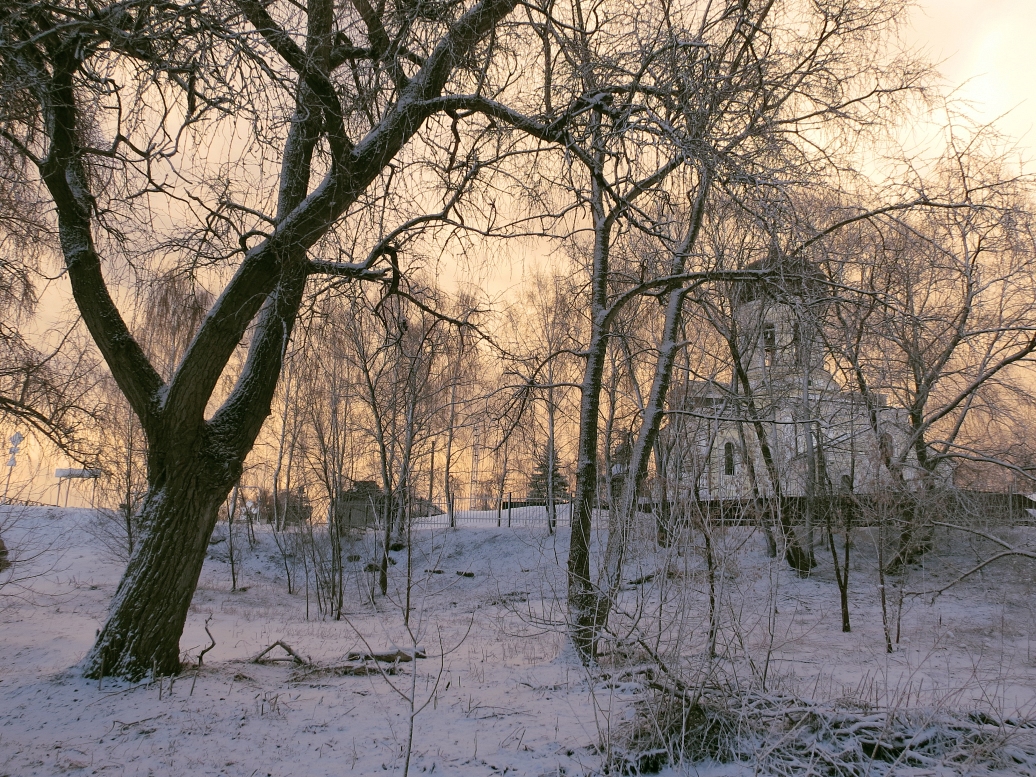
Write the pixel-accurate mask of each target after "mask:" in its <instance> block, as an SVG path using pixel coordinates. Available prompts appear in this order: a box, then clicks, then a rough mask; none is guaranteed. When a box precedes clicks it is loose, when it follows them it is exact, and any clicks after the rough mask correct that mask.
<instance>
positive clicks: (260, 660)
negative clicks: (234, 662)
mask: <svg viewBox="0 0 1036 777" xmlns="http://www.w3.org/2000/svg"><path fill="white" fill-rule="evenodd" d="M275 647H279V648H280V649H281V650H283V651H284V652H285V653H287V654H288V656H289V657H288V658H267V659H265V661H294V662H295V663H296V664H301V665H302V666H312V665H313V662H312V661H310V660H309V659H307V658H303V657H302V656H300V655H299V654H298V653H296V652H295V650H294V649H293V648H292V647H291V645H289V644H287V643H286V642H282V641H281V640H277V641H276V642H274V643H273V644H272V645H270V646H269V647H268V648H266V649H265V650H263V651H262V652H260V653H259V654H258V655H257V656H255V657H254V658H251V659H249V663H252V664H261V663H264V660H263V656H265V655H266V654H267V653H269V652H270V651H271V650H273V649H274V648H275Z"/></svg>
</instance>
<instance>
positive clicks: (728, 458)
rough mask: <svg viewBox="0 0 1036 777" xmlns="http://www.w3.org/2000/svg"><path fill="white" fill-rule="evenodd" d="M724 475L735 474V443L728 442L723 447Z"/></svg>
mask: <svg viewBox="0 0 1036 777" xmlns="http://www.w3.org/2000/svg"><path fill="white" fill-rule="evenodd" d="M723 474H724V475H728V476H730V475H733V474H734V443H732V442H728V443H725V444H724V445H723Z"/></svg>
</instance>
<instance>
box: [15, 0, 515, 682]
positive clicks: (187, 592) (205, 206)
mask: <svg viewBox="0 0 1036 777" xmlns="http://www.w3.org/2000/svg"><path fill="white" fill-rule="evenodd" d="M514 5H515V3H514V0H484V2H480V3H476V4H473V5H470V6H469V7H457V8H455V7H452V6H451V7H449V8H443V9H441V10H440V11H435V12H434V13H433V12H431V11H428V10H427V9H424V7H422V6H413V7H410V9H409V10H407V9H400V11H399V12H398V13H397V12H396V10H395V7H393V9H391V10H389V9H382V10H376V9H373V8H371V7H370V6H369V5H368V4H367V3H365V2H360V1H359V0H357V2H355V3H353V4H352V5H350V6H339V7H338V8H336V7H335V6H334V4H332V3H331V2H329V1H328V0H313V2H312V3H310V4H309V6H308V8H307V9H306V10H305V12H299V10H298V9H296V8H295V7H294V6H290V5H288V4H283V5H277V6H264V5H262V4H259V3H256V2H253V1H252V0H240V2H237V3H236V4H235V3H231V4H225V5H219V4H217V5H213V6H211V7H209V6H200V5H196V4H190V5H184V6H180V5H176V4H170V5H165V6H161V7H158V6H155V5H154V4H152V3H150V2H140V3H137V2H130V3H121V2H120V3H117V4H110V5H102V6H95V5H93V4H91V3H80V2H77V1H76V0H68V1H67V2H62V3H59V4H56V5H55V4H42V3H37V2H33V1H31V0H30V1H22V2H16V3H14V4H9V5H7V6H5V8H4V10H3V11H2V12H0V14H2V17H0V23H2V24H0V28H2V33H0V73H2V83H3V87H2V88H3V94H4V102H5V105H6V106H17V108H18V110H6V111H5V114H4V117H3V123H2V132H3V137H4V142H5V143H7V144H9V146H10V147H11V148H13V149H16V150H17V152H18V155H19V158H21V159H25V160H28V162H29V164H27V166H26V170H28V171H34V172H35V174H36V176H38V177H36V178H32V179H30V180H31V181H33V182H34V183H38V186H39V189H40V195H41V196H42V195H43V193H44V192H45V193H46V196H47V197H48V198H49V200H50V201H51V202H52V203H53V206H54V212H55V219H56V227H57V230H58V233H59V236H60V245H61V251H62V254H63V255H64V259H65V265H66V268H67V273H68V279H69V281H70V283H71V286H72V291H73V295H74V297H75V299H76V303H77V305H78V307H79V310H80V312H81V314H82V316H83V320H84V322H85V323H86V326H87V327H88V329H89V330H90V333H91V335H92V337H93V339H94V341H95V342H96V343H97V346H98V348H99V349H100V351H101V353H102V355H103V356H104V358H105V361H106V362H107V363H108V366H109V368H110V369H111V371H112V374H113V376H114V378H115V380H116V382H117V383H118V385H119V387H120V389H121V390H122V392H123V393H124V394H125V396H126V398H127V400H128V401H129V403H130V405H131V406H132V407H133V410H134V412H135V413H136V414H137V416H138V417H139V418H140V420H141V424H142V426H143V429H144V433H145V435H146V437H147V440H148V486H149V490H148V495H147V497H146V498H145V501H144V506H143V516H144V519H143V521H142V523H143V525H145V526H146V527H147V530H146V531H145V533H144V534H143V535H142V536H141V538H140V542H139V543H138V545H137V547H136V549H135V551H134V554H133V557H132V558H131V560H130V563H129V566H128V568H127V571H126V574H125V577H124V578H123V581H122V583H121V585H120V586H119V589H118V592H117V594H116V595H115V598H114V600H113V602H112V606H111V610H110V613H109V617H108V621H107V623H106V624H105V626H104V628H103V629H102V630H101V633H100V635H99V637H98V639H97V642H96V645H95V647H94V649H93V650H92V651H91V652H90V654H89V655H88V656H87V657H86V659H85V660H84V664H83V666H84V670H85V672H86V673H87V674H88V675H91V676H98V675H104V674H118V675H124V676H127V677H139V676H141V675H142V674H144V673H145V672H149V671H156V672H160V673H175V672H178V671H179V669H180V656H179V644H178V642H179V636H180V633H181V631H182V627H183V623H184V619H185V618H186V614H187V607H188V605H189V603H190V599H191V596H192V594H193V592H194V588H195V586H196V583H197V579H198V574H199V572H200V569H201V564H202V560H203V559H204V555H205V548H206V546H207V542H208V538H209V536H210V534H211V532H212V529H213V526H214V524H215V520H216V511H217V508H218V506H219V504H220V503H221V502H222V501H223V499H224V498H225V497H226V495H227V493H228V492H229V490H230V488H231V486H232V485H233V483H235V482H236V481H237V480H238V478H239V477H240V474H241V468H242V463H243V460H244V458H245V456H246V455H247V453H248V451H249V450H250V449H251V447H252V445H253V443H254V441H255V438H256V436H257V435H258V433H259V430H260V428H261V426H262V422H263V420H264V419H265V417H266V416H267V414H268V413H269V408H270V401H271V398H272V396H273V393H274V389H275V386H276V383H277V377H278V375H279V372H280V368H281V365H282V361H283V354H284V350H285V347H286V345H287V342H288V339H289V337H290V336H291V332H292V329H293V327H294V324H295V321H296V317H297V315H298V311H299V306H300V304H301V301H302V299H303V295H304V291H305V287H306V280H307V278H308V277H309V276H310V275H312V274H314V273H330V274H333V275H338V276H343V277H349V278H356V279H367V280H380V279H382V278H384V277H386V276H390V275H391V276H396V273H397V267H398V265H393V267H392V268H391V269H390V270H378V269H376V268H375V267H374V264H375V262H377V261H379V260H381V259H383V258H384V257H385V253H384V252H383V251H379V252H378V253H376V254H375V255H374V256H371V257H370V258H369V259H366V260H364V259H361V261H359V262H354V263H350V262H348V261H344V262H343V261H340V257H339V254H338V252H337V251H334V250H332V249H333V247H334V244H333V241H330V240H327V241H325V238H330V236H331V234H332V232H333V229H334V227H335V226H336V225H337V224H338V223H339V222H340V221H342V220H343V219H345V218H347V217H353V218H360V217H361V216H362V214H363V213H364V208H365V207H367V204H368V203H367V202H366V201H365V196H366V194H365V193H366V192H367V189H368V187H369V186H370V185H371V183H372V182H373V181H374V180H375V179H376V178H377V177H378V176H379V175H380V174H381V173H382V171H384V170H386V167H387V165H388V164H389V163H390V162H391V160H392V159H393V158H394V157H395V156H396V155H397V154H398V153H399V152H400V150H401V149H402V148H403V146H404V145H405V144H406V143H407V142H408V141H410V140H411V139H412V138H413V137H414V135H415V134H416V133H418V132H419V131H420V130H421V128H422V126H423V125H424V124H425V122H426V120H427V119H428V118H429V117H430V116H432V115H433V114H434V113H435V111H436V110H438V108H437V106H436V105H435V104H434V102H433V101H434V100H435V99H436V98H438V97H440V96H441V95H442V94H443V92H444V91H445V90H446V88H447V84H448V83H451V81H452V83H453V86H454V87H456V86H457V85H459V84H460V83H462V82H463V83H464V84H465V86H466V85H468V84H470V85H471V88H472V89H474V90H476V91H478V90H480V89H486V88H488V86H487V82H486V81H485V80H484V79H482V80H481V81H479V79H478V77H477V75H475V76H473V78H470V79H469V78H468V75H467V73H468V72H469V71H467V68H468V66H469V64H470V63H472V62H473V61H477V62H482V63H488V62H489V61H490V60H491V58H492V56H493V52H492V50H491V48H490V49H486V48H484V47H482V46H481V41H482V40H483V38H484V37H485V36H486V35H487V34H488V33H489V32H490V31H492V30H493V29H494V28H495V27H496V25H497V24H498V23H499V22H500V20H501V19H503V18H504V17H505V16H506V15H507V14H508V13H509V12H510V11H511V9H512V8H513V7H514ZM436 8H438V6H436ZM353 38H356V39H358V42H356V43H354V42H353ZM299 41H302V42H301V43H300V42H299ZM454 79H456V80H454ZM131 95H133V96H132V97H131ZM285 103H288V104H290V106H291V108H289V109H288V110H287V111H285V110H284V109H283V107H282V106H284V104H285ZM155 106H164V109H163V108H162V107H159V108H156V107H155ZM237 111H243V112H245V115H247V116H248V117H249V118H250V119H251V120H252V122H253V124H254V126H255V127H256V129H257V130H258V132H257V135H258V139H259V140H262V139H264V138H273V140H271V141H270V143H269V144H268V145H260V146H257V148H262V151H261V153H260V155H258V156H256V157H249V162H248V164H249V165H251V164H253V162H254V161H256V160H260V161H261V162H262V163H263V164H262V174H263V177H262V179H261V181H259V182H257V181H256V179H255V177H254V175H255V173H254V168H253V170H252V171H251V172H250V175H251V176H252V177H251V178H250V179H249V181H248V183H245V182H244V179H240V178H238V179H235V178H234V176H236V175H237V174H238V173H240V172H243V170H242V167H241V166H238V165H229V166H227V167H226V168H225V173H226V175H225V177H224V178H223V179H222V180H219V179H217V180H211V179H207V176H206V171H205V170H204V169H202V170H192V169H189V162H187V161H184V160H183V159H182V158H181V155H180V152H181V145H180V144H181V142H183V143H187V142H189V140H191V139H194V138H197V137H199V136H200V133H202V132H211V131H213V130H214V129H215V128H216V127H217V126H219V125H220V124H223V125H224V126H227V125H229V124H232V123H233V122H235V121H236V120H237V119H236V117H235V116H234V114H235V113H236V112H237ZM285 122H286V124H285ZM279 127H285V129H284V130H283V131H282V130H280V129H278V128H279ZM267 129H269V130H271V131H270V132H269V133H267V131H266V130H267ZM195 133H199V134H195ZM271 157H272V158H271ZM160 159H162V160H170V161H172V162H173V164H174V166H176V165H179V166H178V167H174V169H175V170H176V173H174V174H172V175H170V176H168V177H167V176H166V173H161V174H159V173H158V172H157V170H156V169H155V167H154V165H155V164H156V163H157V162H158V160H160ZM267 160H269V162H267ZM213 161H214V160H213ZM271 168H272V169H271ZM277 168H279V171H278V170H277ZM163 169H168V168H163ZM313 179H315V182H314V180H313ZM181 183H185V184H186V185H179V186H178V184H181ZM257 186H258V196H252V197H250V198H248V197H244V196H243V195H245V193H246V188H247V189H251V190H252V191H255V189H256V187H257ZM145 194H146V195H147V196H148V198H150V199H148V200H147V202H150V203H156V204H157V201H161V205H160V207H162V208H163V209H166V208H168V209H170V210H172V209H173V207H174V205H175V207H176V210H177V213H184V214H185V219H186V220H187V221H188V222H191V221H192V219H193V221H194V224H195V225H197V228H196V229H193V230H192V229H191V227H190V226H189V227H188V228H187V229H185V230H182V231H180V232H179V233H178V235H177V238H178V239H177V240H174V241H167V244H169V243H172V244H174V245H178V246H180V247H181V248H182V249H183V250H182V254H185V255H187V256H192V255H193V259H194V266H199V265H202V266H204V265H209V266H212V267H213V269H214V270H215V271H217V275H218V274H219V273H225V274H226V275H229V276H230V278H229V280H228V281H227V282H226V284H225V286H224V289H223V291H222V293H221V294H220V295H219V298H218V299H217V301H216V302H215V303H214V304H213V306H212V308H211V309H210V310H209V312H208V314H207V316H206V318H205V320H204V322H203V323H202V324H201V326H200V327H199V329H198V331H197V333H196V334H195V337H194V339H193V341H192V343H191V345H190V347H189V348H188V349H187V352H186V353H185V354H184V356H183V357H182V358H181V360H180V362H179V364H178V365H177V368H176V370H175V373H174V374H173V375H172V376H171V377H170V378H168V379H165V378H163V376H162V375H161V373H160V372H159V371H158V369H156V367H155V365H153V364H152V363H151V361H150V360H149V359H148V357H147V355H146V352H145V351H144V349H143V348H142V346H141V344H140V342H139V341H138V340H137V339H136V338H135V337H133V335H132V334H131V332H130V330H129V328H128V326H127V325H126V323H125V319H124V318H123V315H122V313H121V312H120V311H119V309H118V306H117V305H116V303H115V300H114V298H113V294H112V290H111V289H112V287H111V285H110V284H111V280H110V274H109V276H108V277H106V275H105V274H104V272H103V267H104V266H105V264H108V265H111V264H112V263H113V262H117V261H118V260H119V259H120V258H122V259H123V260H125V259H126V258H128V257H127V255H128V253H129V248H130V246H129V245H128V244H127V243H126V242H125V241H124V238H125V237H127V236H129V235H130V233H131V230H132V237H134V238H139V239H140V240H142V241H143V242H144V245H150V246H155V244H156V238H159V239H158V240H157V242H158V243H160V244H161V243H162V242H163V241H162V240H161V239H160V236H159V235H157V234H156V232H158V231H159V225H157V224H155V222H154V221H153V220H151V219H149V218H148V217H147V214H146V213H142V212H141V211H146V210H147V208H146V207H144V206H143V204H142V203H143V202H144V200H142V199H141V198H140V197H139V196H138V195H141V196H143V195H145ZM210 195H211V196H210ZM181 206H182V207H181ZM138 207H139V208H140V210H137V208H138ZM171 215H174V214H172V213H171ZM139 216H143V218H137V217H139ZM195 216H197V218H195ZM135 219H136V220H135ZM192 235H193V237H192ZM133 251H134V253H137V255H140V254H142V253H143V250H142V249H139V248H138V247H136V246H134V247H133ZM246 336H247V337H248V338H249V346H248V347H249V357H248V359H247V361H246V362H245V364H244V366H243V367H242V369H241V371H240V374H239V375H238V377H237V382H236V384H235V386H234V388H233V390H232V391H231V393H230V395H229V396H228V397H227V398H226V399H225V400H224V401H222V402H221V403H219V404H218V407H216V408H215V409H214V410H213V409H212V408H209V403H210V401H212V400H213V399H214V396H213V394H214V391H215V389H216V387H217V385H218V383H219V380H220V376H221V374H222V373H223V371H224V368H225V367H226V366H227V363H228V360H229V359H230V357H231V355H232V354H233V353H234V351H235V349H236V348H237V347H238V344H239V343H240V342H241V341H242V339H243V338H245V337H246Z"/></svg>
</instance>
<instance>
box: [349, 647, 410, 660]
mask: <svg viewBox="0 0 1036 777" xmlns="http://www.w3.org/2000/svg"><path fill="white" fill-rule="evenodd" d="M415 658H428V656H427V655H426V654H425V651H424V648H416V649H414V650H413V651H407V650H400V649H399V648H397V649H395V650H385V651H370V652H366V653H364V652H362V651H353V652H352V653H350V654H349V655H347V656H346V659H347V660H349V661H384V662H386V663H389V664H394V663H395V662H396V661H413V660H414V659H415Z"/></svg>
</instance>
